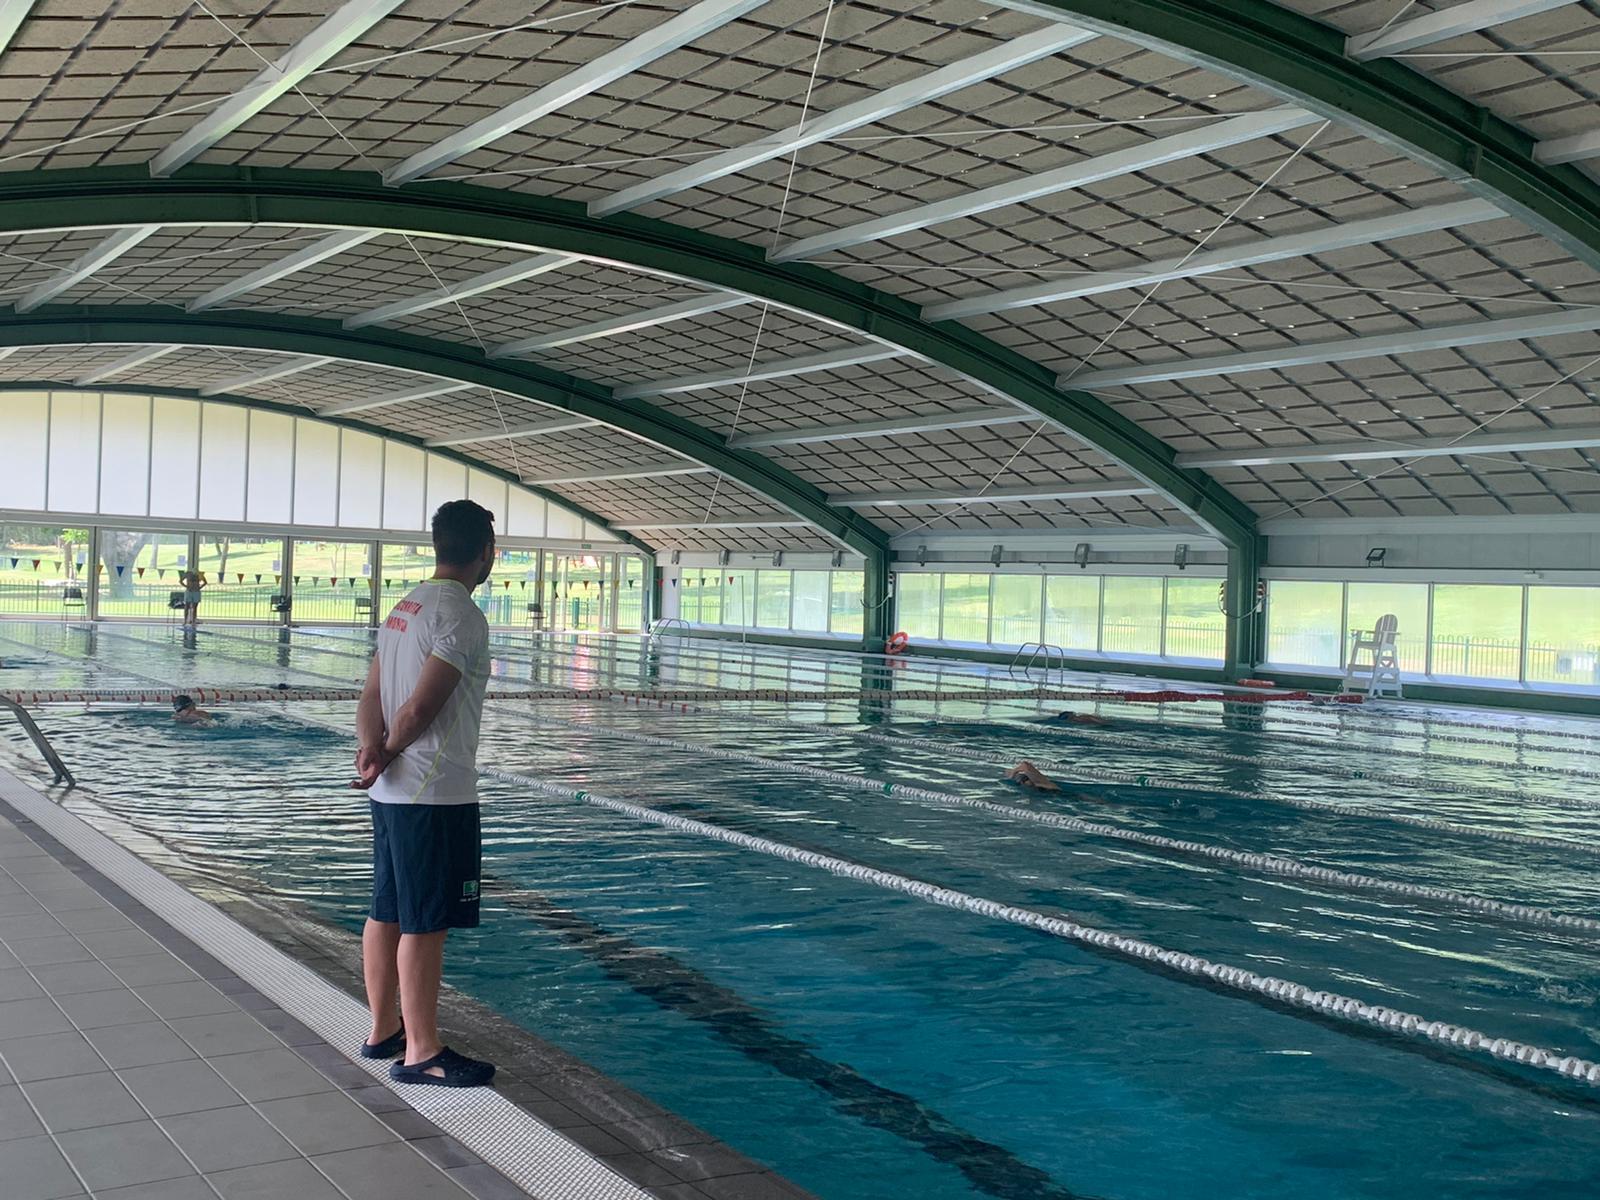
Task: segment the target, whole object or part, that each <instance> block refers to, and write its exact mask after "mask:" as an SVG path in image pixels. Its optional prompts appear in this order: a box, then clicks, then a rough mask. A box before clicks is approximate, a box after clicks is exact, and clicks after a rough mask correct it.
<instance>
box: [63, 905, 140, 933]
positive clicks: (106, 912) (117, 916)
mask: <svg viewBox="0 0 1600 1200" xmlns="http://www.w3.org/2000/svg"><path fill="white" fill-rule="evenodd" d="M56 920H58V921H60V922H61V925H62V928H64V929H68V930H71V931H72V932H73V933H100V932H103V931H105V930H112V929H132V928H133V922H132V921H130V920H128V918H127V917H125V916H123V915H122V914H121V913H119V912H118V911H117V910H116V909H115V908H110V907H106V908H84V909H74V910H72V911H70V912H62V913H58V914H57V915H56Z"/></svg>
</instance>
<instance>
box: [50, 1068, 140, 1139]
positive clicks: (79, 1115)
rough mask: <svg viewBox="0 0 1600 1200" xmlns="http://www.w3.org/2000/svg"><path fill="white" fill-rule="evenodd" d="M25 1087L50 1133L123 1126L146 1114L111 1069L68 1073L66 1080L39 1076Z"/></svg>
mask: <svg viewBox="0 0 1600 1200" xmlns="http://www.w3.org/2000/svg"><path fill="white" fill-rule="evenodd" d="M23 1090H24V1091H25V1092H27V1094H28V1099H29V1100H32V1101H33V1106H34V1108H36V1109H38V1110H39V1116H40V1117H42V1118H43V1119H44V1123H45V1127H46V1128H47V1129H49V1130H50V1132H51V1133H65V1132H67V1131H68V1130H72V1129H93V1128H94V1127H96V1126H97V1125H120V1124H122V1123H123V1122H124V1121H137V1120H138V1119H139V1118H141V1117H143V1116H144V1110H143V1109H142V1108H140V1107H139V1102H138V1101H137V1100H135V1099H134V1098H133V1097H132V1096H131V1095H129V1093H128V1089H127V1088H125V1087H123V1086H122V1084H121V1083H120V1082H118V1080H117V1077H116V1076H115V1075H113V1074H111V1072H109V1071H102V1072H100V1073H99V1074H97V1075H68V1076H66V1077H65V1078H64V1079H36V1080H34V1081H33V1082H32V1083H29V1084H25V1085H23Z"/></svg>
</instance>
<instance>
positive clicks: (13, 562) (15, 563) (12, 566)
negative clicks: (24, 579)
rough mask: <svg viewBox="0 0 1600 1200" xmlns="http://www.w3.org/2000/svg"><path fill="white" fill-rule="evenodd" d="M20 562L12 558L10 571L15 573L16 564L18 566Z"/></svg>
mask: <svg viewBox="0 0 1600 1200" xmlns="http://www.w3.org/2000/svg"><path fill="white" fill-rule="evenodd" d="M21 561H22V560H21V559H19V558H13V559H12V560H11V569H12V570H13V571H15V570H16V569H17V564H18V563H19V562H21Z"/></svg>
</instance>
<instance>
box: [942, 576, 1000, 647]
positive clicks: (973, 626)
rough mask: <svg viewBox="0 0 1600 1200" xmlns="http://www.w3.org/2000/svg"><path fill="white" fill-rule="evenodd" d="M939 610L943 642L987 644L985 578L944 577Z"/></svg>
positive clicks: (987, 623) (987, 597) (987, 607)
mask: <svg viewBox="0 0 1600 1200" xmlns="http://www.w3.org/2000/svg"><path fill="white" fill-rule="evenodd" d="M943 607H944V640H945V641H947V642H987V641H988V640H989V577H988V576H987V575H946V576H945V577H944V605H943Z"/></svg>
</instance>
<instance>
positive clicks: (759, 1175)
mask: <svg viewBox="0 0 1600 1200" xmlns="http://www.w3.org/2000/svg"><path fill="white" fill-rule="evenodd" d="M695 1186H696V1187H698V1188H699V1189H700V1190H701V1191H702V1192H704V1193H705V1194H706V1195H708V1196H710V1197H711V1198H712V1200H806V1197H807V1193H806V1192H804V1191H802V1190H801V1189H800V1188H797V1187H796V1186H795V1185H794V1184H792V1183H790V1182H789V1181H788V1180H786V1179H781V1178H779V1177H778V1176H776V1175H772V1174H769V1173H768V1172H766V1171H757V1172H755V1173H753V1174H746V1175H719V1176H718V1177H717V1178H715V1179H705V1180H702V1181H700V1182H699V1183H697V1184H696V1185H695Z"/></svg>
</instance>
